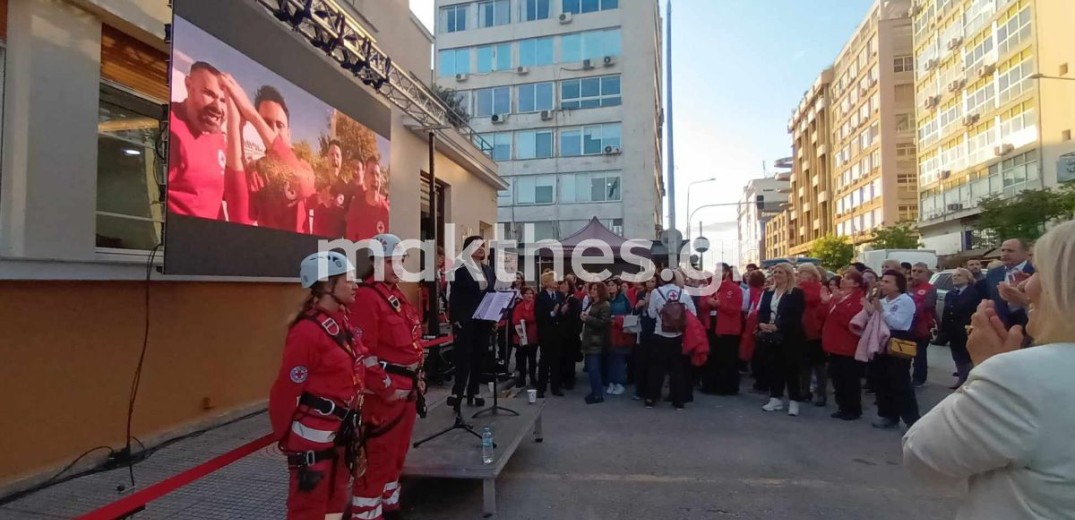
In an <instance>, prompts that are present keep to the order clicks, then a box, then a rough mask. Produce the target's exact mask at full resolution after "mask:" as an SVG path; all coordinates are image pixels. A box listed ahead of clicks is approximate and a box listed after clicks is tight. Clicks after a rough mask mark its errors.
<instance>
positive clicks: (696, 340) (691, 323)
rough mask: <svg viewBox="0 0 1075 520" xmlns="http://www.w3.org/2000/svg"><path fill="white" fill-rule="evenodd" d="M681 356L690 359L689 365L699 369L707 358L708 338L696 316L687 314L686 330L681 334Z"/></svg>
mask: <svg viewBox="0 0 1075 520" xmlns="http://www.w3.org/2000/svg"><path fill="white" fill-rule="evenodd" d="M683 354H685V355H687V356H689V357H690V358H691V364H692V365H694V366H696V367H700V366H703V365H705V362H706V359H707V358H708V357H709V337H708V336H707V335H706V333H705V327H703V326H702V322H701V321H700V320H699V319H698V317H697V316H695V315H694V314H692V313H690V312H688V313H687V330H686V331H684V333H683Z"/></svg>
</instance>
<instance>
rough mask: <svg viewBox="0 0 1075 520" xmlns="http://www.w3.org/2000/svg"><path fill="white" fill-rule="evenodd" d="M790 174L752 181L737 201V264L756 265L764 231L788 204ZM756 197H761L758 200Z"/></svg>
mask: <svg viewBox="0 0 1075 520" xmlns="http://www.w3.org/2000/svg"><path fill="white" fill-rule="evenodd" d="M790 179H791V175H790V174H788V173H778V174H776V175H775V176H773V177H768V178H762V179H753V180H751V181H750V182H747V185H746V186H745V187H744V188H743V198H742V199H741V200H740V201H739V218H738V224H739V265H740V266H745V265H747V264H757V263H759V262H761V260H762V258H763V257H764V254H765V247H766V240H765V236H766V228H767V227H768V224H769V221H770V220H771V219H772V218H773V217H774V216H776V214H777V213H779V212H780V211H781V210H782V209H783V207H784V205H785V204H786V203H787V201H788V192H789V191H790V190H789V186H790ZM759 197H761V198H760V199H759Z"/></svg>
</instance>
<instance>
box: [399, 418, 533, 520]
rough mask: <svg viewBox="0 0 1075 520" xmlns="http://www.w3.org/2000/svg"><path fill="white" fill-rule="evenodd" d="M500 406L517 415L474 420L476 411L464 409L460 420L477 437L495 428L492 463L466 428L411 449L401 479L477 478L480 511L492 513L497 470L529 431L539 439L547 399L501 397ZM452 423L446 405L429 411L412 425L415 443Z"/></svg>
mask: <svg viewBox="0 0 1075 520" xmlns="http://www.w3.org/2000/svg"><path fill="white" fill-rule="evenodd" d="M490 402H491V401H490ZM500 405H501V406H503V407H506V408H510V409H512V410H515V411H516V412H519V415H518V416H513V415H510V414H504V413H501V414H500V415H484V416H482V417H479V418H476V419H473V418H471V415H473V414H474V412H476V411H477V410H478V408H471V407H466V406H464V407H463V417H464V418H465V419H466V423H467V424H469V425H470V426H472V427H473V428H474V430H475V431H477V432H478V433H479V434H480V433H481V429H482V428H483V427H485V426H487V425H488V426H492V427H493V437H494V439H495V441H496V450H495V454H494V456H493V462H492V463H490V464H485V463H483V462H482V448H481V440H480V439H479V438H477V437H475V436H473V435H471V434H470V433H469V432H467V431H466V430H463V429H456V430H452V431H450V432H448V433H446V434H444V435H441V436H440V437H437V438H436V439H433V440H430V441H429V442H426V443H424V444H421V445H420V446H419V447H417V448H413V447H412V448H411V450H410V452H409V453H408V454H407V462H406V463H405V464H404V466H403V475H404V476H405V477H433V478H452V479H467V480H481V481H482V485H483V489H482V513H484V516H485V517H489V516H491V515H493V514H494V513H496V479H497V477H498V476H499V475H500V472H501V471H503V470H504V467H505V466H506V465H507V464H508V460H510V459H511V456H512V455H514V454H515V450H516V449H518V448H519V445H520V444H521V443H522V441H523V439H524V438H525V437H526V436H527V435H528V434H529V433H530V432H533V436H534V437H533V438H534V442H541V441H542V440H543V438H542V431H541V412H542V410H543V409H544V408H545V400H544V399H538V401H537V403H535V404H529V403H527V402H526V398H525V397H516V398H512V399H502V400H501V401H500ZM454 419H455V412H454V411H453V410H452V409H451V408H450V407H448V406H445V405H443V404H441V405H440V406H437V407H435V408H433V409H431V410H430V411H429V415H428V417H426V418H425V419H419V420H418V424H417V425H415V428H414V435H413V440H414V441H415V442H417V441H420V440H422V439H425V438H426V437H429V436H430V435H433V434H435V433H437V432H439V431H442V430H444V429H445V428H448V427H449V426H452V424H453V422H454Z"/></svg>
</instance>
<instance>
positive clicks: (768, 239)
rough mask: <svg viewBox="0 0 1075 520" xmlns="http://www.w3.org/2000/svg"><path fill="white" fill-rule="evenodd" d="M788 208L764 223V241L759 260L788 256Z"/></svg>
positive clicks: (789, 237)
mask: <svg viewBox="0 0 1075 520" xmlns="http://www.w3.org/2000/svg"><path fill="white" fill-rule="evenodd" d="M790 215H791V212H790V211H789V210H784V211H781V212H780V213H777V214H776V215H774V216H773V218H772V219H771V220H769V222H767V223H766V224H765V230H764V231H765V235H764V236H765V243H764V244H763V247H762V248H761V249H762V255H761V258H760V260H772V259H774V258H784V257H787V256H788V250H789V245H790V244H791V230H790V229H789V228H788V217H789V216H790Z"/></svg>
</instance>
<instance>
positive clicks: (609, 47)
mask: <svg viewBox="0 0 1075 520" xmlns="http://www.w3.org/2000/svg"><path fill="white" fill-rule="evenodd" d="M604 40H605V42H604V43H605V45H604V52H605V55H606V56H619V55H620V53H621V52H623V42H622V41H621V39H620V30H619V29H613V30H611V31H605V38H604Z"/></svg>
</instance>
